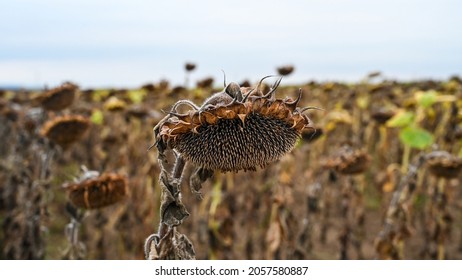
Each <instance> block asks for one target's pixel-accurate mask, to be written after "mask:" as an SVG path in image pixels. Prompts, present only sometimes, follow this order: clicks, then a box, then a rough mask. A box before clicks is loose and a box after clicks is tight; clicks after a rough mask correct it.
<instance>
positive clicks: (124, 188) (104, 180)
mask: <svg viewBox="0 0 462 280" xmlns="http://www.w3.org/2000/svg"><path fill="white" fill-rule="evenodd" d="M95 175H96V176H90V177H83V178H81V180H80V181H79V182H76V183H73V184H70V185H67V186H65V188H66V190H67V192H68V196H69V200H70V201H71V202H72V204H73V205H74V206H76V207H79V208H84V209H95V208H101V207H105V206H109V205H112V204H115V203H117V202H119V201H121V200H123V199H124V198H125V197H127V195H128V182H127V178H126V177H125V176H121V175H118V174H115V173H104V174H102V175H101V176H98V175H97V174H95Z"/></svg>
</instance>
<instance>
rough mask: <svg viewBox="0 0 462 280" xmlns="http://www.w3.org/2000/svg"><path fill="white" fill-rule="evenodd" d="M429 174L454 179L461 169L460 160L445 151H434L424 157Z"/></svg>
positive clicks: (461, 160)
mask: <svg viewBox="0 0 462 280" xmlns="http://www.w3.org/2000/svg"><path fill="white" fill-rule="evenodd" d="M425 158H426V162H427V164H428V167H429V169H430V172H431V173H432V174H433V175H435V176H437V177H443V178H456V177H457V176H459V174H460V171H461V169H462V159H461V158H459V157H456V156H453V155H451V154H450V153H448V152H446V151H434V152H431V153H429V154H428V155H427V156H426V157H425Z"/></svg>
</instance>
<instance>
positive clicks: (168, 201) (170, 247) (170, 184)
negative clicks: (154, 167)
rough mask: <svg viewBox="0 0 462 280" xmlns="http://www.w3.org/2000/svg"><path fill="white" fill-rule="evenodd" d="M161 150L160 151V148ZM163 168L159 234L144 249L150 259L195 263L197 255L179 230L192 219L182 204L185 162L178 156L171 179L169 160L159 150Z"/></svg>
mask: <svg viewBox="0 0 462 280" xmlns="http://www.w3.org/2000/svg"><path fill="white" fill-rule="evenodd" d="M158 148H159V147H158ZM158 160H159V166H160V168H161V171H160V178H159V185H160V187H161V205H160V224H159V229H158V232H157V234H152V235H151V236H149V237H148V238H147V240H146V243H145V246H144V249H145V255H146V258H148V259H158V260H159V259H160V260H162V259H194V258H195V252H194V248H193V246H192V243H191V242H190V241H189V239H188V238H187V237H186V236H185V235H183V234H180V233H179V232H178V231H177V230H176V227H177V226H179V225H180V224H181V223H182V222H183V220H184V219H185V218H186V217H188V216H189V213H188V211H187V210H186V207H185V206H184V205H183V203H182V202H181V190H180V183H181V177H182V174H183V170H184V167H185V161H184V160H183V158H182V157H181V156H180V155H178V154H177V155H176V161H175V165H174V167H173V171H172V175H171V176H170V175H169V174H168V172H167V171H166V170H165V166H166V163H167V162H166V157H165V155H164V154H163V150H162V149H159V158H158Z"/></svg>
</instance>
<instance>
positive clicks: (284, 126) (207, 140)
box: [154, 90, 311, 172]
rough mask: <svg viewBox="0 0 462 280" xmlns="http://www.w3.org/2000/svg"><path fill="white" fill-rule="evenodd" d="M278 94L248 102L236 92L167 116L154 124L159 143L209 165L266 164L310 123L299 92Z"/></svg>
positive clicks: (231, 167)
mask: <svg viewBox="0 0 462 280" xmlns="http://www.w3.org/2000/svg"><path fill="white" fill-rule="evenodd" d="M242 92H244V90H242ZM224 94H226V93H224ZM245 94H249V93H248V91H246V93H245ZM273 97H274V96H272V95H271V94H269V95H268V96H261V95H258V96H252V97H250V98H248V99H247V100H246V101H245V102H244V103H242V102H239V101H238V100H237V98H235V99H234V100H232V99H230V100H228V101H230V102H229V103H228V102H222V103H218V104H217V105H211V106H205V107H207V108H204V106H203V107H200V108H199V109H197V108H193V109H194V110H190V111H189V112H188V113H186V114H183V115H181V114H173V115H174V116H167V117H165V118H164V119H163V120H162V121H161V122H160V123H159V124H158V125H157V126H156V127H155V128H154V132H155V136H156V141H157V142H156V143H157V146H158V147H166V148H172V149H175V150H177V151H178V152H179V153H180V154H181V155H182V156H183V157H184V158H185V159H186V160H187V161H190V162H192V163H193V164H195V165H196V166H199V167H202V168H205V169H209V170H220V171H224V172H226V171H239V170H256V167H257V166H260V167H264V166H266V165H267V164H268V163H271V162H273V161H276V160H278V159H280V158H281V157H282V156H283V155H285V154H286V153H288V152H289V151H291V150H292V149H293V148H294V146H295V143H296V141H297V139H298V138H299V137H300V134H301V132H302V130H303V129H304V128H306V127H311V123H310V120H309V118H308V117H307V116H306V115H304V114H303V113H302V110H301V109H300V108H298V107H297V104H298V102H299V100H300V98H297V100H292V99H290V98H286V99H284V100H282V99H274V98H273ZM182 102H183V103H184V101H182ZM209 105H210V104H209Z"/></svg>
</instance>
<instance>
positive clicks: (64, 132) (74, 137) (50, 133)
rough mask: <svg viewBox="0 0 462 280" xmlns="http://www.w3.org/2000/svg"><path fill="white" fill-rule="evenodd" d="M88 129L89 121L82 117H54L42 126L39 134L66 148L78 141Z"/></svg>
mask: <svg viewBox="0 0 462 280" xmlns="http://www.w3.org/2000/svg"><path fill="white" fill-rule="evenodd" d="M89 127H90V121H89V120H88V119H87V118H85V117H83V116H62V117H55V118H53V119H51V120H49V121H48V122H46V123H45V124H44V125H43V127H42V130H41V134H42V135H43V136H45V137H47V138H49V139H50V140H52V141H53V142H55V143H57V144H59V145H60V146H63V147H67V146H69V145H70V144H72V143H74V142H76V141H78V140H80V139H81V138H82V137H83V135H84V133H85V132H86V131H87V130H88V128H89Z"/></svg>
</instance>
